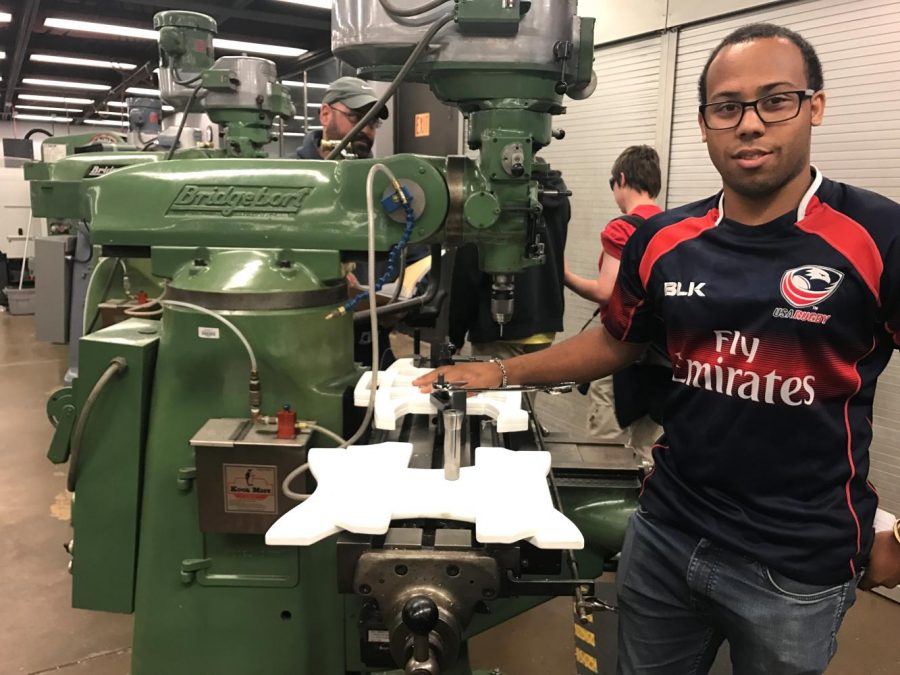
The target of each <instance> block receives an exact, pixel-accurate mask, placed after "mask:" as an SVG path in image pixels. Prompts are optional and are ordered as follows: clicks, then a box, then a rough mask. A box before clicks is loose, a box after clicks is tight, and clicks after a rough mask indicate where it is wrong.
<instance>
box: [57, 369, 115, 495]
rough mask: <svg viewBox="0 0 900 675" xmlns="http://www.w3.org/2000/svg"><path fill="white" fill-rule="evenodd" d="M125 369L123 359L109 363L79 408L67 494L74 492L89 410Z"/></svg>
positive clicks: (70, 455)
mask: <svg viewBox="0 0 900 675" xmlns="http://www.w3.org/2000/svg"><path fill="white" fill-rule="evenodd" d="M127 369H128V363H127V362H126V361H125V359H123V358H121V357H118V356H117V357H116V358H114V359H113V360H112V361H110V362H109V365H108V366H107V367H106V370H104V371H103V374H102V375H101V376H100V378H99V379H98V380H97V382H96V384H94V387H93V389H91V393H90V394H88V397H87V399H85V401H84V406H83V407H82V408H81V414H80V415H79V416H78V420H77V421H76V422H75V429H74V430H73V432H72V442H71V444H70V448H71V450H70V452H69V473H68V475H67V476H66V489H67V490H68V491H69V492H75V483H76V481H77V479H78V458H79V457H80V456H81V439H82V437H83V436H84V428H85V426H86V425H87V420H88V417H90V415H91V409H92V408H93V407H94V404H95V403H96V402H97V399H98V398H100V394H102V393H103V390H104V389H105V388H106V385H108V384H109V383H110V381H112V379H113V377H115V376H116V375H119V374H121V373H124V372H125V371H126V370H127Z"/></svg>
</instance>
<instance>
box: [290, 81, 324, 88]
mask: <svg viewBox="0 0 900 675" xmlns="http://www.w3.org/2000/svg"><path fill="white" fill-rule="evenodd" d="M281 84H283V85H284V86H285V87H306V88H307V89H328V87H329V85H327V84H319V83H318V82H310V83H309V84H303V82H302V81H301V80H282V81H281Z"/></svg>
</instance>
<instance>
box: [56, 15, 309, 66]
mask: <svg viewBox="0 0 900 675" xmlns="http://www.w3.org/2000/svg"><path fill="white" fill-rule="evenodd" d="M44 26H46V27H47V28H61V29H63V30H71V31H76V32H79V33H101V34H104V35H119V36H122V37H132V38H138V39H140V40H153V41H154V42H156V41H157V40H158V39H159V34H158V33H157V32H156V31H155V30H149V29H146V28H133V27H131V26H118V25H116V24H112V23H94V22H92V21H75V20H73V19H57V18H53V17H50V18H47V19H44ZM213 45H214V46H216V47H218V48H219V49H224V50H226V51H237V52H251V53H253V54H268V55H270V56H292V57H296V56H303V55H304V54H305V53H306V52H307V50H306V49H298V48H297V47H281V46H278V45H264V44H259V43H258V42H241V41H238V40H223V39H221V38H214V39H213Z"/></svg>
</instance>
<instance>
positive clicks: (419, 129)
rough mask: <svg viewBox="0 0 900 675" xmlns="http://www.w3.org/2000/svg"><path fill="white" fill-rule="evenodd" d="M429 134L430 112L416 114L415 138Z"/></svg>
mask: <svg viewBox="0 0 900 675" xmlns="http://www.w3.org/2000/svg"><path fill="white" fill-rule="evenodd" d="M425 136H431V113H427V112H426V113H419V114H418V115H416V138H423V137H425Z"/></svg>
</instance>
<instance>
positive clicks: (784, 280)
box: [781, 265, 844, 307]
mask: <svg viewBox="0 0 900 675" xmlns="http://www.w3.org/2000/svg"><path fill="white" fill-rule="evenodd" d="M843 280H844V274H843V272H838V271H837V270H834V269H831V268H830V267H821V266H819V265H803V266H802V267H795V268H794V269H790V270H788V271H787V272H785V273H784V275H783V276H782V277H781V295H783V296H784V299H785V300H787V301H788V302H789V303H790V304H791V305H793V306H794V307H812V306H813V305H818V304H819V303H820V302H823V301H824V300H826V299H827V298H828V297H829V296H831V294H832V293H834V292H835V291H836V290H837V287H838V286H840V285H841V281H843Z"/></svg>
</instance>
